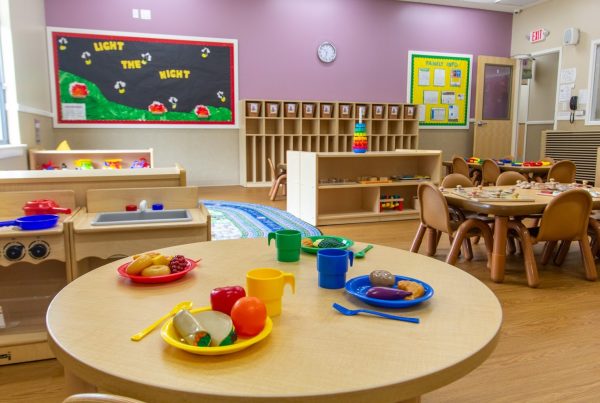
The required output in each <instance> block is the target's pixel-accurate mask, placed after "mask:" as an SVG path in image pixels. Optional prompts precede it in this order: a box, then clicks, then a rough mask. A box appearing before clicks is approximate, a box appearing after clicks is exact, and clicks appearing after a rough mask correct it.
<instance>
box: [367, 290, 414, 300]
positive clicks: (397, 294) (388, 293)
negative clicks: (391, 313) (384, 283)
mask: <svg viewBox="0 0 600 403" xmlns="http://www.w3.org/2000/svg"><path fill="white" fill-rule="evenodd" d="M366 295H367V297H369V298H377V299H387V300H396V299H405V298H408V297H410V296H411V295H412V292H410V291H404V290H400V289H396V288H390V287H371V288H369V289H368V290H367V294H366Z"/></svg>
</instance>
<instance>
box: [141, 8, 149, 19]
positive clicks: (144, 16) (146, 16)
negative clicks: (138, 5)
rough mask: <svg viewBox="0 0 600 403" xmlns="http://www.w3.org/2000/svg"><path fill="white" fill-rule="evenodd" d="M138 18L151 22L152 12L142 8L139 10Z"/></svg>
mask: <svg viewBox="0 0 600 403" xmlns="http://www.w3.org/2000/svg"><path fill="white" fill-rule="evenodd" d="M140 18H141V19H142V20H151V19H152V11H150V10H146V9H143V8H142V9H141V10H140Z"/></svg>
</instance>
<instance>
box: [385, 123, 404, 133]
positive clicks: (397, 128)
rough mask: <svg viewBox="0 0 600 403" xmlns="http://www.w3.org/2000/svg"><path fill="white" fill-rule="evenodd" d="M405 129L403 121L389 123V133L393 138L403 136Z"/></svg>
mask: <svg viewBox="0 0 600 403" xmlns="http://www.w3.org/2000/svg"><path fill="white" fill-rule="evenodd" d="M403 127H404V126H403V124H402V121H400V120H390V121H388V126H387V132H388V134H390V135H392V136H395V135H398V134H402V130H403Z"/></svg>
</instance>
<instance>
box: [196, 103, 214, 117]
mask: <svg viewBox="0 0 600 403" xmlns="http://www.w3.org/2000/svg"><path fill="white" fill-rule="evenodd" d="M194 113H195V114H196V116H198V117H199V118H200V119H206V118H208V117H210V111H209V110H208V108H207V107H206V106H204V105H196V107H195V108H194Z"/></svg>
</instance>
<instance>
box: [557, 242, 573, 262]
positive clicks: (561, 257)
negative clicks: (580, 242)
mask: <svg viewBox="0 0 600 403" xmlns="http://www.w3.org/2000/svg"><path fill="white" fill-rule="evenodd" d="M570 247H571V241H562V242H561V244H560V247H559V248H558V252H557V253H556V256H554V264H555V265H557V266H561V265H562V264H563V262H564V261H565V258H566V257H567V254H568V253H569V248H570Z"/></svg>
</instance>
